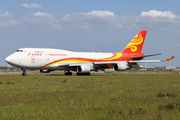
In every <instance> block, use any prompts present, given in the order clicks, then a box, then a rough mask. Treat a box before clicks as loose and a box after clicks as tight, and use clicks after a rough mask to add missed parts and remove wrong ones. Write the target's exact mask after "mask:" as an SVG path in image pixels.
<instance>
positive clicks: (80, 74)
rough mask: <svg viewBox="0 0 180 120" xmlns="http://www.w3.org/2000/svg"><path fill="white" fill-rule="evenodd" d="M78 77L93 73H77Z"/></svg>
mask: <svg viewBox="0 0 180 120" xmlns="http://www.w3.org/2000/svg"><path fill="white" fill-rule="evenodd" d="M76 75H91V73H78V72H77V73H76Z"/></svg>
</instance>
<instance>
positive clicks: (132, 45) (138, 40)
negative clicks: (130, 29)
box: [126, 34, 143, 52]
mask: <svg viewBox="0 0 180 120" xmlns="http://www.w3.org/2000/svg"><path fill="white" fill-rule="evenodd" d="M142 42H143V37H142V35H140V34H138V35H136V36H135V37H134V39H133V40H132V41H131V42H130V43H129V44H128V45H127V47H126V48H131V51H132V52H136V51H137V49H138V48H137V46H138V45H140V44H141V43H142Z"/></svg>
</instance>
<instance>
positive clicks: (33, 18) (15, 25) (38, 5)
mask: <svg viewBox="0 0 180 120" xmlns="http://www.w3.org/2000/svg"><path fill="white" fill-rule="evenodd" d="M179 5H180V1H178V0H174V1H173V2H172V1H169V0H158V1H157V0H156V1H155V0H151V1H145V0H136V1H135V0H126V1H124V0H91V1H90V0H76V1H75V0H59V1H52V0H51V1H50V0H17V1H13V0H8V1H7V0H6V1H5V0H1V1H0V41H1V44H0V49H1V51H0V54H1V57H0V66H7V63H6V62H5V61H4V59H5V58H6V57H7V56H8V55H10V54H11V53H13V52H15V51H16V50H17V49H18V48H23V47H41V48H42V47H45V48H58V49H66V50H71V51H81V52H82V51H86V52H99V51H100V52H120V51H122V50H123V49H124V47H125V46H126V45H127V44H128V43H129V42H130V40H131V39H132V38H133V37H134V36H135V35H136V34H137V33H138V32H139V31H140V30H141V29H143V30H147V31H148V33H147V36H146V41H145V44H144V47H143V53H144V54H154V53H164V54H163V55H161V56H157V57H149V58H147V59H166V58H168V57H170V56H172V55H174V56H175V59H174V60H173V61H171V62H165V63H160V64H159V63H156V64H152V65H154V66H165V65H178V66H179V59H180V56H179V54H178V51H180V40H179V38H180V8H179Z"/></svg>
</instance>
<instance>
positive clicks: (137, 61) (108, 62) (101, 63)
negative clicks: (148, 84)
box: [69, 56, 174, 66]
mask: <svg viewBox="0 0 180 120" xmlns="http://www.w3.org/2000/svg"><path fill="white" fill-rule="evenodd" d="M173 58H174V56H172V57H170V58H168V59H166V60H133V61H126V62H128V63H148V62H149V63H155V62H165V61H171V60H172V59H173ZM118 62H123V61H106V62H93V63H91V62H89V63H71V64H69V66H80V65H88V64H94V65H107V64H112V65H113V64H117V63H118Z"/></svg>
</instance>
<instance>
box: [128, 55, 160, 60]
mask: <svg viewBox="0 0 180 120" xmlns="http://www.w3.org/2000/svg"><path fill="white" fill-rule="evenodd" d="M156 55H162V53H158V54H151V55H144V56H136V57H131V59H133V60H137V59H142V58H144V57H150V56H156Z"/></svg>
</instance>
